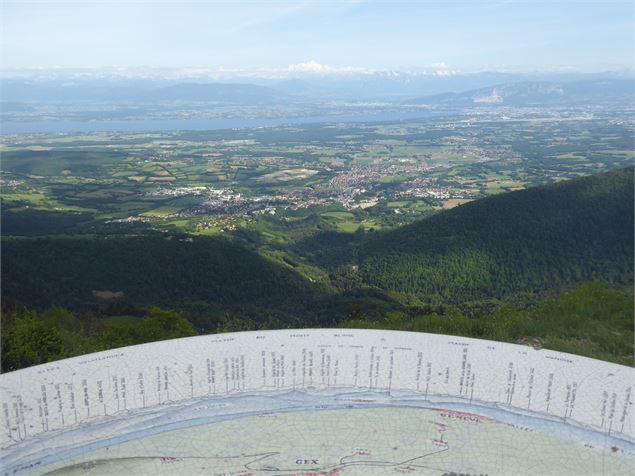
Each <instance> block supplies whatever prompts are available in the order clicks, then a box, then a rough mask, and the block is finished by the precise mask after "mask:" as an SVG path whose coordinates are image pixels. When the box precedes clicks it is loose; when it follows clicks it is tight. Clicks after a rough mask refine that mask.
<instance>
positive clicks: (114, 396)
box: [0, 329, 635, 476]
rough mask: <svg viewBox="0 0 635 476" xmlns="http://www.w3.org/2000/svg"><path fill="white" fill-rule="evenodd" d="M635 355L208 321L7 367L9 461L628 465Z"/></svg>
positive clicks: (94, 469) (425, 468)
mask: <svg viewBox="0 0 635 476" xmlns="http://www.w3.org/2000/svg"><path fill="white" fill-rule="evenodd" d="M634 387H635V370H634V369H633V368H630V367H625V366H620V365H615V364H611V363H607V362H602V361H597V360H593V359H588V358H585V357H579V356H575V355H571V354H564V353H559V352H554V351H550V350H545V349H542V350H536V349H534V348H532V347H528V346H521V345H514V344H505V343H499V342H492V341H485V340H477V339H468V338H462V337H454V336H447V335H433V334H422V333H411V332H396V331H379V330H348V329H346V330H345V329H301V330H279V331H256V332H241V333H232V334H215V335H208V336H200V337H191V338H185V339H176V340H172V341H163V342H156V343H151V344H144V345H138V346H132V347H125V348H120V349H113V350H109V351H105V352H99V353H95V354H90V355H85V356H81V357H75V358H72V359H66V360H62V361H58V362H54V363H50V364H45V365H40V366H35V367H31V368H27V369H24V370H20V371H16V372H10V373H6V374H3V375H0V402H1V405H2V410H1V411H2V431H1V432H2V436H1V438H2V440H1V450H0V460H1V463H0V465H1V466H0V467H1V468H2V474H7V475H9V474H55V475H57V474H71V475H75V474H91V475H99V474H104V475H106V474H117V475H125V474H152V475H156V474H174V473H180V474H182V475H188V474H205V475H236V476H239V475H240V476H247V475H272V476H273V475H289V476H291V475H295V476H318V475H324V476H326V475H330V476H333V475H375V474H377V475H378V474H382V475H383V474H390V475H396V474H422V475H423V474H426V475H453V474H459V475H468V474H469V475H478V474H488V475H497V474H514V475H516V474H519V475H521V474H535V475H547V474H558V475H562V474H572V475H580V474H593V475H596V474H597V475H602V474H607V475H608V474H615V475H625V474H635V422H634V417H633V398H634V396H633V390H634Z"/></svg>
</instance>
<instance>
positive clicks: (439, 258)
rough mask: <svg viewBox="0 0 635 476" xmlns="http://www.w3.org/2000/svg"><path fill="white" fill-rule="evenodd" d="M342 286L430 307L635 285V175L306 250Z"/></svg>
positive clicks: (539, 192) (323, 240) (540, 190)
mask: <svg viewBox="0 0 635 476" xmlns="http://www.w3.org/2000/svg"><path fill="white" fill-rule="evenodd" d="M298 250H299V252H302V253H304V254H306V255H308V256H310V257H311V258H312V260H313V261H314V262H315V263H317V264H319V265H321V266H324V267H327V268H329V269H331V270H332V273H333V274H334V275H337V276H338V277H339V278H340V279H341V280H343V281H346V280H353V281H354V282H358V283H364V284H366V285H369V286H374V287H377V288H380V289H385V290H390V291H395V292H398V293H402V294H405V295H408V296H415V297H417V298H418V299H419V300H422V301H424V302H453V303H457V302H462V301H469V300H474V299H482V298H505V297H508V296H511V295H514V294H518V293H525V292H541V291H544V290H548V289H553V288H557V287H559V286H566V285H570V284H574V283H579V282H584V281H589V280H591V279H593V277H594V276H598V277H599V278H600V279H602V280H604V281H606V282H609V283H614V284H626V283H631V282H632V281H633V169H632V168H628V169H622V170H618V171H615V172H611V173H607V174H602V175H596V176H591V177H585V178H581V179H577V180H572V181H568V182H562V183H559V184H555V185H550V186H544V187H536V188H532V189H528V190H522V191H518V192H511V193H506V194H502V195H497V196H493V197H489V198H485V199H482V200H477V201H475V202H471V203H468V204H465V205H462V206H459V207H457V208H455V209H452V210H449V211H447V212H444V213H439V214H437V215H434V216H432V217H430V218H428V219H425V220H421V221H418V222H416V223H413V224H412V225H408V226H404V227H400V228H396V229H394V230H391V231H388V232H385V233H372V234H366V236H363V237H360V236H355V235H354V236H353V237H352V238H351V237H350V236H349V237H345V236H342V235H338V234H335V233H330V234H327V235H322V236H319V235H318V236H316V237H313V238H311V239H309V240H307V241H306V242H304V243H301V244H300V245H299V247H298Z"/></svg>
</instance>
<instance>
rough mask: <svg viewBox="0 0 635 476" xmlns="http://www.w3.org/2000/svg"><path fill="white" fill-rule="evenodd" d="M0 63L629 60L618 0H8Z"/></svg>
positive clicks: (614, 63) (364, 64)
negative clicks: (60, 0) (62, 0)
mask: <svg viewBox="0 0 635 476" xmlns="http://www.w3.org/2000/svg"><path fill="white" fill-rule="evenodd" d="M1 5H2V6H1V11H0V15H1V17H2V20H1V21H2V32H1V39H2V42H1V46H0V48H1V57H0V60H1V66H2V69H3V70H4V71H5V72H6V71H10V70H15V69H28V68H41V69H50V68H69V69H73V68H88V69H90V68H96V69H99V68H123V69H125V68H192V67H203V68H212V69H216V70H243V71H256V70H279V71H290V72H307V71H308V72H314V73H317V74H329V73H337V72H347V71H368V70H417V69H423V70H428V69H431V70H434V71H437V72H439V73H440V74H452V73H453V72H458V71H460V72H474V71H484V70H489V71H494V70H497V71H503V70H505V71H550V70H555V71H559V70H570V71H586V72H589V71H607V70H622V69H633V4H632V2H631V1H622V0H595V1H585V0H531V1H528V0H526V1H513V0H508V1H502V0H482V1H479V0H471V1H467V0H465V1H454V0H437V1H426V0H421V1H413V0H411V1H398V0H396V1H370V0H369V1H362V0H360V1H332V0H315V1H313V0H311V1H256V0H251V1H240V0H235V1H225V2H222V1H203V0H199V1H192V0H189V1H188V0H184V1H178V2H177V1H161V0H152V1H145V0H141V1H139V0H137V1H130V0H126V1H119V0H102V1H94V0H81V1H65V2H59V1H31V0H19V1H15V0H2V3H1Z"/></svg>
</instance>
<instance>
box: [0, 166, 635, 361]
mask: <svg viewBox="0 0 635 476" xmlns="http://www.w3.org/2000/svg"><path fill="white" fill-rule="evenodd" d="M263 243H265V240H262V239H259V238H258V237H255V236H253V233H252V234H251V235H249V234H245V233H235V234H234V235H233V236H231V237H228V238H220V237H202V236H188V235H182V234H174V235H171V234H167V233H157V232H155V233H138V234H135V235H130V234H128V235H126V234H120V235H110V236H104V235H87V234H83V235H71V234H67V235H48V236H39V237H24V236H4V237H3V238H2V277H3V280H2V294H3V313H2V328H3V333H2V348H3V352H2V359H3V361H2V362H3V363H2V368H3V370H12V369H16V368H20V367H23V366H26V365H33V364H36V363H41V362H46V361H48V360H54V359H57V358H64V357H67V356H70V355H78V354H81V353H84V352H90V351H95V350H101V349H106V348H110V347H117V346H122V345H130V344H135V343H140V342H148V341H152V340H158V339H165V338H172V337H182V336H187V335H193V334H196V333H208V332H222V331H234V330H249V329H273V328H292V327H316V326H322V327H325V326H337V325H340V326H353V327H379V328H390V329H403V330H416V331H427V332H443V333H451V334H460V335H468V336H474V337H481V338H490V339H499V340H505V341H510V342H526V343H536V342H538V343H539V345H545V346H547V347H549V348H553V349H557V350H564V351H571V352H577V353H580V354H584V355H589V356H594V357H598V358H603V359H607V360H613V361H617V362H620V363H625V364H632V353H633V346H632V339H633V323H632V315H633V299H632V290H631V287H632V283H633V168H627V169H622V170H618V171H615V172H610V173H606V174H601V175H596V176H591V177H585V178H580V179H575V180H572V181H567V182H561V183H558V184H555V185H549V186H544V187H536V188H532V189H528V190H523V191H517V192H510V193H505V194H501V195H497V196H493V197H490V198H485V199H481V200H478V201H475V202H471V203H468V204H465V205H462V206H459V207H457V208H454V209H452V210H448V211H444V212H440V213H437V214H435V215H433V216H431V217H429V218H426V219H423V220H420V221H418V222H415V223H413V224H411V225H407V226H403V227H399V228H394V229H391V230H387V231H373V232H371V231H366V232H363V231H359V232H357V233H337V232H334V231H319V232H317V233H315V234H313V235H311V236H307V237H302V238H300V239H297V240H295V241H291V242H290V243H289V244H286V245H285V246H284V247H278V248H275V247H268V248H266V247H263V246H262V244H263ZM309 268H311V269H313V270H318V272H317V273H315V272H314V273H306V272H304V270H306V269H309ZM587 331H588V332H587Z"/></svg>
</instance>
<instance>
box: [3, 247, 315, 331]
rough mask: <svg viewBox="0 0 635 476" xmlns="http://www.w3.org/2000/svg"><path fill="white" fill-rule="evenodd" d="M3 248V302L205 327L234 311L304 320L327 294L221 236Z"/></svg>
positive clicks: (260, 318) (289, 320)
mask: <svg viewBox="0 0 635 476" xmlns="http://www.w3.org/2000/svg"><path fill="white" fill-rule="evenodd" d="M2 248H3V249H2V254H3V259H2V277H3V283H2V284H3V300H4V302H5V303H6V302H14V303H19V304H25V305H28V306H29V307H31V308H34V309H43V308H47V307H49V306H53V305H58V306H63V307H67V308H71V309H82V308H87V307H89V306H92V307H94V306H99V307H104V306H111V307H112V306H113V305H117V303H121V302H125V303H133V304H142V305H161V306H167V307H171V308H176V309H181V310H187V311H189V312H188V314H189V315H191V316H192V317H193V318H195V317H196V316H197V315H202V318H203V319H202V320H203V321H204V322H197V323H198V324H200V326H201V327H202V328H205V329H208V330H211V329H213V328H214V326H215V325H216V324H217V323H218V321H219V320H220V319H221V318H222V317H223V316H225V314H226V312H227V311H230V310H233V311H234V313H236V314H237V315H240V316H243V317H252V316H251V314H255V316H253V318H254V319H255V320H256V321H266V320H267V319H268V318H271V319H274V320H276V321H280V324H281V325H282V324H295V325H300V324H307V323H305V322H304V321H300V320H299V318H300V316H303V317H304V318H306V312H307V310H308V309H313V308H315V307H316V306H315V301H316V300H317V299H318V298H320V297H321V296H322V294H324V292H325V291H324V289H323V287H322V286H319V285H316V284H314V283H311V282H310V281H309V280H308V279H306V278H304V277H302V276H301V275H299V274H298V273H296V272H295V271H293V270H292V269H290V268H289V267H286V268H284V267H282V266H280V265H279V264H276V263H273V262H271V261H269V260H268V259H266V258H263V257H262V256H260V255H259V254H258V253H256V252H255V251H253V250H249V249H247V248H245V247H244V246H242V245H240V244H238V243H232V242H229V241H227V240H224V239H220V238H209V237H195V238H191V237H185V236H181V237H177V236H171V237H165V236H108V237H103V236H91V237H87V236H75V237H73V236H67V237H46V238H44V237H41V238H35V239H31V238H10V239H4V240H3V242H2ZM197 311H198V312H197ZM267 312H270V314H271V315H270V316H268V315H267ZM294 316H295V317H294ZM195 320H196V319H195ZM309 321H310V320H309Z"/></svg>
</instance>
